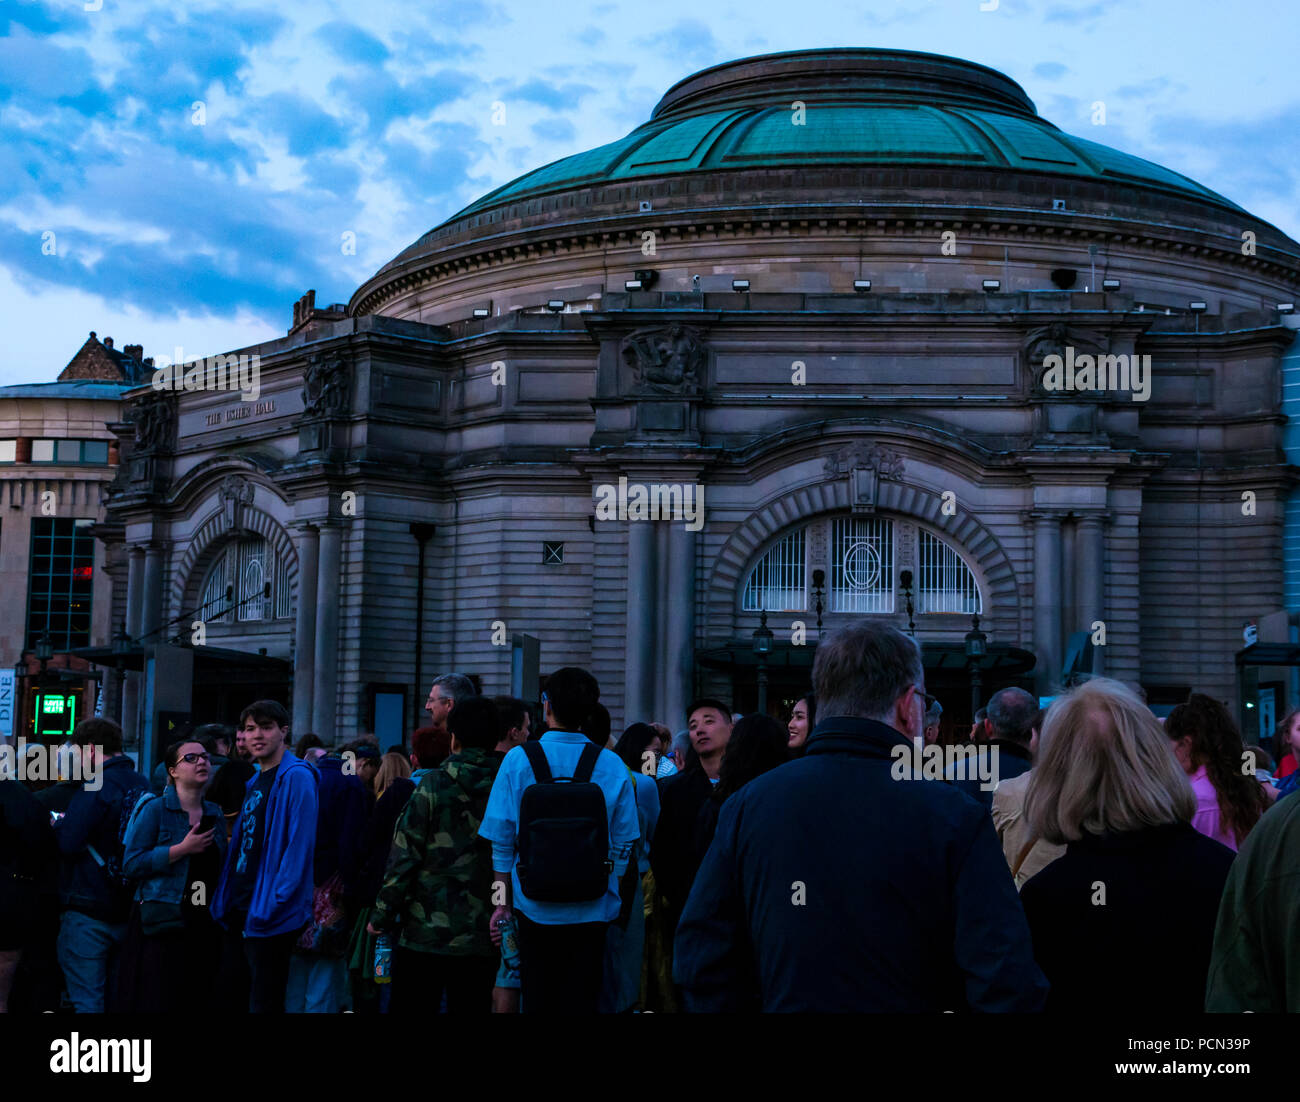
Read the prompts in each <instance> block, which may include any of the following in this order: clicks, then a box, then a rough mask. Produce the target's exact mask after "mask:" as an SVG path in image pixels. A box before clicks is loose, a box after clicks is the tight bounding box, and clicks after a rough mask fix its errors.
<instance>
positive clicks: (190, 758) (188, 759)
mask: <svg viewBox="0 0 1300 1102" xmlns="http://www.w3.org/2000/svg"><path fill="white" fill-rule="evenodd" d="M181 761H183V762H185V763H186V764H187V765H198V764H199V762H201V761H202V762H208V763H211V761H212V759H211V758H210V757H208V755H207V754H182V755H181Z"/></svg>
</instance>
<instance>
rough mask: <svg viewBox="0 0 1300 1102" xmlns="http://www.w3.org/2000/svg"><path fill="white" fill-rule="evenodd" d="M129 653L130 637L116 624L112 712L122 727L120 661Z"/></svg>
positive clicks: (123, 626)
mask: <svg viewBox="0 0 1300 1102" xmlns="http://www.w3.org/2000/svg"><path fill="white" fill-rule="evenodd" d="M130 653H131V637H130V636H129V635H127V633H126V625H125V624H118V626H117V632H116V633H115V634H114V636H113V666H114V669H115V671H116V674H117V676H116V678H115V684H116V694H117V696H116V701H115V703H114V710H115V711H116V712H117V725H118V726H119V727H121V726H122V660H123V659H124V658H126V656H127V655H128V654H130Z"/></svg>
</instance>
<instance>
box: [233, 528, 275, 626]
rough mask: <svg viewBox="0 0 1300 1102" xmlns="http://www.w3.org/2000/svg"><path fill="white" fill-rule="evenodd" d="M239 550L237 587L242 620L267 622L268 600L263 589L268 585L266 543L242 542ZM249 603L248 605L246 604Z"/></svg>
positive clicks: (262, 541)
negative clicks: (263, 593) (264, 596)
mask: <svg viewBox="0 0 1300 1102" xmlns="http://www.w3.org/2000/svg"><path fill="white" fill-rule="evenodd" d="M236 546H237V547H238V549H239V581H238V584H237V585H236V587H235V600H236V601H237V602H238V608H239V618H240V620H244V621H247V620H265V619H266V613H267V609H266V604H267V602H266V600H265V599H264V598H263V597H262V589H263V587H264V586H265V585H266V541H265V540H242V541H241V542H240V543H239V544H237V545H236ZM245 602H247V603H245Z"/></svg>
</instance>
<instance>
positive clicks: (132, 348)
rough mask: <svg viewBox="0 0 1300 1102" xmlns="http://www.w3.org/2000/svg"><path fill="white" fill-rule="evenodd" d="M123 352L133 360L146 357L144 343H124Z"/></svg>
mask: <svg viewBox="0 0 1300 1102" xmlns="http://www.w3.org/2000/svg"><path fill="white" fill-rule="evenodd" d="M122 352H123V353H124V354H125V355H126V356H128V357H130V358H131V359H133V360H143V359H144V345H142V344H124V345H123V346H122Z"/></svg>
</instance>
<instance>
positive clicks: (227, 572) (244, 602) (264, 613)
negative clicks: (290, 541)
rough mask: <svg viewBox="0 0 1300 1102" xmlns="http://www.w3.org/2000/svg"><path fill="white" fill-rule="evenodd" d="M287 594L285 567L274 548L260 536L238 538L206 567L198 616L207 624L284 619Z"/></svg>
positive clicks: (287, 584) (286, 608) (289, 610)
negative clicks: (206, 572) (269, 586)
mask: <svg viewBox="0 0 1300 1102" xmlns="http://www.w3.org/2000/svg"><path fill="white" fill-rule="evenodd" d="M268 581H269V582H270V583H271V595H270V596H269V597H267V596H266V595H265V593H266V583H267V582H268ZM227 591H229V595H227ZM289 597H290V594H289V576H288V567H287V564H286V563H285V562H284V561H283V560H282V559H281V557H280V556H279V555H277V554H276V553H275V550H274V549H273V548H272V547H271V546H270V545H269V544H268V543H267V542H266V540H264V539H262V538H261V537H260V536H256V537H253V538H251V539H243V540H238V541H236V542H233V543H229V544H227V545H226V546H225V547H224V548H223V549H222V550H221V552H220V553H219V554H218V555H217V558H216V561H215V562H213V564H212V566H211V568H210V569H209V570H208V576H207V578H206V579H205V580H204V583H203V591H202V597H201V598H200V600H201V601H202V606H201V607H200V609H199V612H198V618H199V619H201V620H204V621H205V622H207V623H210V624H229V623H232V622H234V621H235V619H236V618H238V620H239V622H241V623H249V622H254V621H258V620H270V619H277V620H283V619H288V618H289V616H290V615H291V614H292V613H291V609H290V601H289Z"/></svg>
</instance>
